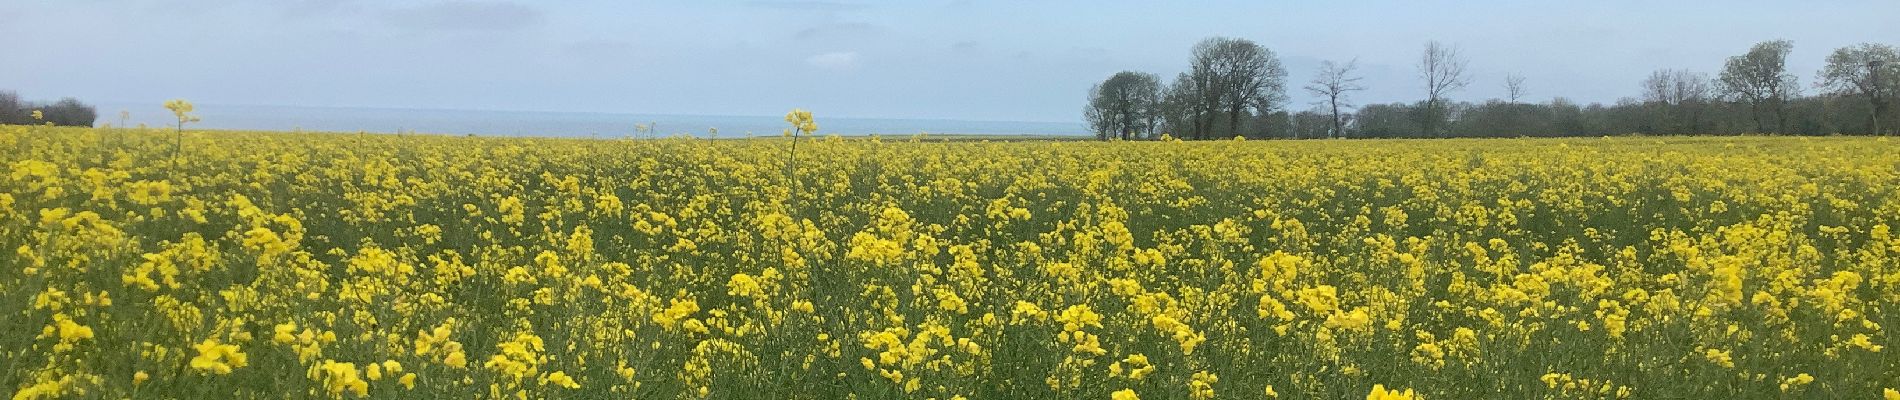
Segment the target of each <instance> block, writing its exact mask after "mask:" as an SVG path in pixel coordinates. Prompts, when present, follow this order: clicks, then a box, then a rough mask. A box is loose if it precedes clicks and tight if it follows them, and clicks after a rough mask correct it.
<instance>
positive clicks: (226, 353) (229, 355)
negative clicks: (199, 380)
mask: <svg viewBox="0 0 1900 400" xmlns="http://www.w3.org/2000/svg"><path fill="white" fill-rule="evenodd" d="M192 348H193V349H196V350H197V351H198V356H197V357H192V359H191V369H193V370H197V371H199V372H210V373H213V374H218V375H224V374H229V373H231V370H232V369H233V368H241V367H244V366H245V364H246V363H247V361H248V360H249V357H247V356H245V355H244V353H243V352H242V351H239V350H238V346H237V345H235V344H223V343H219V342H218V340H217V339H205V340H204V342H201V343H198V344H196V345H193V346H192Z"/></svg>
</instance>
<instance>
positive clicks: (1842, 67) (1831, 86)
mask: <svg viewBox="0 0 1900 400" xmlns="http://www.w3.org/2000/svg"><path fill="white" fill-rule="evenodd" d="M1819 75H1820V77H1819V80H1820V82H1819V83H1817V84H1816V85H1817V86H1820V87H1821V88H1822V89H1826V90H1828V91H1830V92H1833V93H1835V94H1839V95H1846V96H1864V97H1866V98H1867V102H1868V104H1869V105H1871V106H1873V107H1872V110H1871V111H1872V112H1871V113H1870V114H1868V119H1869V121H1868V122H1869V124H1870V125H1871V126H1872V132H1871V133H1873V134H1876V135H1881V134H1885V133H1886V132H1885V131H1883V130H1882V128H1884V127H1883V126H1882V125H1881V122H1882V121H1881V118H1883V117H1885V116H1887V115H1888V113H1889V112H1890V108H1891V107H1892V104H1893V100H1894V98H1895V97H1896V95H1900V51H1896V50H1895V49H1894V48H1893V46H1888V45H1884V44H1873V43H1862V44H1859V45H1855V46H1850V47H1842V48H1839V49H1835V50H1834V54H1830V55H1828V56H1827V66H1826V67H1822V68H1821V72H1820V74H1819Z"/></svg>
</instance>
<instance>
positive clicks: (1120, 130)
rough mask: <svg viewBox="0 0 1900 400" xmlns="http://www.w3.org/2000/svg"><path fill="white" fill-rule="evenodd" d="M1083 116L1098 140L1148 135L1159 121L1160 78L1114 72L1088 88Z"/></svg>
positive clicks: (1130, 72) (1127, 72)
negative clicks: (1087, 100) (1087, 99)
mask: <svg viewBox="0 0 1900 400" xmlns="http://www.w3.org/2000/svg"><path fill="white" fill-rule="evenodd" d="M1083 116H1084V118H1086V119H1087V120H1088V123H1089V128H1090V129H1092V130H1094V131H1095V136H1096V138H1098V139H1102V140H1108V139H1114V138H1120V139H1123V140H1128V139H1135V138H1137V137H1141V138H1146V137H1152V136H1153V135H1154V130H1155V127H1156V125H1158V124H1159V123H1160V120H1161V78H1158V77H1156V76H1155V75H1154V74H1149V73H1143V72H1134V71H1122V72H1119V73H1116V74H1115V75H1113V76H1110V77H1108V80H1105V81H1102V83H1099V84H1096V85H1095V86H1094V87H1092V88H1089V103H1088V106H1087V107H1086V108H1085V109H1084V110H1083Z"/></svg>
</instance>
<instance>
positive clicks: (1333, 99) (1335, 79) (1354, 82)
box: [1306, 59, 1366, 138]
mask: <svg viewBox="0 0 1900 400" xmlns="http://www.w3.org/2000/svg"><path fill="white" fill-rule="evenodd" d="M1358 67H1359V60H1357V59H1354V60H1352V61H1347V62H1346V65H1338V64H1334V63H1333V62H1332V61H1324V62H1321V63H1320V64H1319V76H1316V77H1313V82H1312V83H1309V84H1307V85H1306V91H1307V92H1310V93H1312V94H1313V95H1314V96H1318V97H1319V98H1320V101H1318V102H1316V103H1318V104H1319V105H1320V106H1322V107H1325V108H1327V109H1328V110H1330V111H1331V116H1332V118H1331V120H1332V121H1331V122H1332V123H1331V125H1330V128H1331V129H1328V130H1327V131H1326V137H1327V138H1334V137H1344V136H1345V134H1346V122H1345V119H1343V118H1342V116H1341V115H1340V113H1339V110H1340V108H1342V107H1343V108H1352V103H1350V102H1348V99H1347V98H1346V96H1347V94H1349V93H1351V92H1357V91H1361V90H1366V88H1365V87H1364V86H1360V85H1359V80H1360V79H1361V78H1360V77H1357V76H1353V75H1352V71H1353V70H1354V69H1357V68H1358Z"/></svg>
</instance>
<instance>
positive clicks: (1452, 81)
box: [1418, 41, 1471, 135]
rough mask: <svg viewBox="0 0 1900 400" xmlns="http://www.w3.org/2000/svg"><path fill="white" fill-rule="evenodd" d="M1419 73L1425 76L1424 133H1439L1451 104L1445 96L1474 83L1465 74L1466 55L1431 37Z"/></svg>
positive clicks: (1419, 61)
mask: <svg viewBox="0 0 1900 400" xmlns="http://www.w3.org/2000/svg"><path fill="white" fill-rule="evenodd" d="M1418 73H1419V76H1420V77H1422V78H1424V79H1425V109H1424V110H1423V111H1424V118H1423V121H1422V122H1423V124H1421V126H1422V127H1423V128H1425V133H1427V134H1432V135H1438V134H1440V133H1441V129H1442V128H1443V125H1444V124H1445V118H1446V115H1447V114H1449V112H1448V111H1449V110H1447V109H1448V108H1449V107H1447V104H1445V96H1446V95H1448V94H1450V93H1451V92H1454V91H1458V90H1460V89H1464V88H1465V85H1467V84H1470V83H1471V79H1470V77H1468V76H1466V75H1465V59H1464V57H1463V56H1461V55H1459V54H1458V48H1456V47H1450V46H1446V45H1444V44H1440V43H1438V41H1431V42H1427V43H1425V52H1424V54H1422V55H1421V56H1420V57H1419V60H1418Z"/></svg>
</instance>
